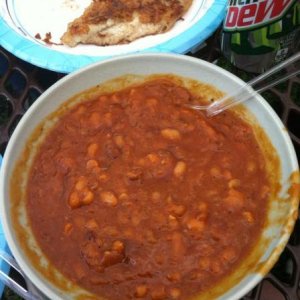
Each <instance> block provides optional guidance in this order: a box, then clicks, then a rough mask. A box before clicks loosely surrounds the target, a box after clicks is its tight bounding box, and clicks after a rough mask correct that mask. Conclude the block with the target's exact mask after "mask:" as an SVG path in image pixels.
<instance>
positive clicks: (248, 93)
mask: <svg viewBox="0 0 300 300" xmlns="http://www.w3.org/2000/svg"><path fill="white" fill-rule="evenodd" d="M297 61H300V52H299V53H296V54H294V55H293V56H291V57H290V58H288V59H287V60H284V61H283V62H281V63H279V64H278V65H276V66H275V67H273V68H271V69H270V70H268V71H266V72H265V73H263V74H261V75H259V76H257V77H255V78H253V79H252V80H250V81H249V82H248V83H246V84H245V85H243V86H242V87H240V88H239V89H238V90H235V91H234V92H233V93H231V94H228V95H226V96H225V97H223V98H222V99H220V100H218V101H216V102H214V103H212V104H210V105H209V106H208V107H207V115H208V116H214V115H216V114H218V113H221V112H222V111H223V110H225V109H227V108H230V107H232V106H234V105H236V104H238V103H241V102H244V101H246V100H249V99H250V98H252V97H254V96H255V95H256V93H261V92H263V91H265V90H266V89H268V88H270V87H273V86H274V85H277V84H279V83H280V82H283V81H285V80H287V79H288V78H291V77H294V76H296V75H297V74H299V73H300V67H296V70H295V71H293V72H291V73H288V74H285V75H284V76H281V77H279V78H278V77H277V78H274V79H273V80H271V81H270V82H267V83H265V84H264V85H262V86H261V87H259V88H256V89H255V85H257V84H258V83H261V82H262V81H263V80H265V79H266V78H268V77H270V76H272V75H274V74H276V73H277V72H278V71H280V70H282V69H284V68H285V67H287V66H289V65H291V64H293V63H295V62H297Z"/></svg>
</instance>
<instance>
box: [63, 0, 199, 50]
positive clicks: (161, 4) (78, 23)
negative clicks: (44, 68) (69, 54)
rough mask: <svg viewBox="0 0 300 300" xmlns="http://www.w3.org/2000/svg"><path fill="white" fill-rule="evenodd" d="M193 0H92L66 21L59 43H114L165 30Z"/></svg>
mask: <svg viewBox="0 0 300 300" xmlns="http://www.w3.org/2000/svg"><path fill="white" fill-rule="evenodd" d="M192 1H193V0H93V2H92V3H91V4H90V6H88V7H87V8H86V10H85V11H84V13H83V15H82V16H80V17H79V18H77V19H75V20H74V21H73V22H71V23H69V24H68V29H67V31H66V32H65V33H64V34H63V36H62V37H61V41H62V43H63V44H65V45H68V46H70V47H74V46H76V45H77V44H80V43H81V44H95V45H101V46H105V45H117V44H124V43H129V42H131V41H134V40H136V39H138V38H140V37H143V36H147V35H152V34H158V33H162V32H166V31H168V30H169V29H170V28H172V27H173V26H174V24H175V23H176V21H177V20H179V19H180V18H181V17H182V16H183V15H184V13H185V12H186V11H187V10H188V9H189V7H190V6H191V3H192Z"/></svg>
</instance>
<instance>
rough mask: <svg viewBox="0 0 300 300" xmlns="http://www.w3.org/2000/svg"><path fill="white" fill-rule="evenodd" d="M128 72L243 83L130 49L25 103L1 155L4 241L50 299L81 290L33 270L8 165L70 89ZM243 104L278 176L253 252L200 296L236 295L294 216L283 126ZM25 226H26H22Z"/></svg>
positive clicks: (253, 279) (291, 162)
mask: <svg viewBox="0 0 300 300" xmlns="http://www.w3.org/2000/svg"><path fill="white" fill-rule="evenodd" d="M128 73H130V74H140V75H150V74H157V73H172V74H176V75H179V76H182V77H189V78H193V79H196V80H199V81H202V82H205V83H208V84H212V85H214V86H215V87H216V88H217V89H219V90H221V91H224V92H225V93H229V92H231V91H232V90H233V89H237V88H238V87H240V86H241V85H243V83H244V82H243V81H242V80H240V79H239V78H237V77H236V76H234V75H232V74H231V73H229V72H227V71H225V70H223V69H221V68H219V67H217V66H215V65H213V64H211V63H208V62H205V61H202V60H199V59H195V58H191V57H188V56H183V55H171V54H140V55H129V56H125V57H118V58H114V59H111V60H107V61H104V62H99V63H96V64H94V65H91V66H88V67H86V68H84V69H82V70H79V71H77V72H75V73H72V74H70V75H68V76H66V77H64V78H63V79H61V80H60V81H58V82H57V83H56V84H54V85H53V86H52V87H51V88H49V89H48V90H47V91H46V92H45V93H43V94H42V95H41V96H40V97H39V99H38V100H37V101H36V102H35V103H34V104H33V105H32V106H31V107H30V109H29V110H28V111H27V112H26V114H25V115H24V117H23V118H22V120H21V121H20V123H19V124H18V126H17V128H16V129H15V131H14V133H13V135H12V137H11V139H10V142H9V144H8V146H7V149H6V153H5V156H4V160H3V165H2V169H1V181H0V198H1V199H2V201H1V206H0V210H1V220H2V222H3V228H4V233H5V236H6V239H7V242H8V245H9V247H10V249H11V251H12V253H13V255H14V256H15V258H16V260H17V262H18V263H19V265H20V266H21V268H22V270H23V272H24V273H25V274H26V275H27V277H28V278H30V280H31V281H32V282H33V283H34V284H35V285H36V286H37V287H38V288H39V289H40V290H41V291H43V293H44V294H45V295H46V296H47V297H49V298H50V299H62V298H63V299H72V298H74V297H75V295H78V294H80V293H82V290H80V288H77V287H75V286H74V285H72V284H70V285H69V290H68V291H66V290H62V289H60V288H59V287H58V286H55V285H53V284H52V283H51V282H50V281H49V280H48V279H47V276H46V275H45V274H42V273H41V272H40V271H38V270H37V268H36V267H35V266H34V265H33V264H32V262H31V261H30V259H29V258H28V257H27V255H26V253H25V251H24V249H22V246H21V243H22V242H20V241H19V240H18V239H17V238H16V236H17V235H16V232H15V230H14V227H13V226H12V224H13V220H12V219H13V218H15V217H18V216H17V215H13V214H11V202H10V190H9V185H10V184H9V182H10V179H11V175H12V172H13V169H14V167H15V164H16V162H17V161H18V159H19V157H20V155H21V153H22V151H23V149H24V147H25V144H26V142H27V140H28V137H29V136H30V135H31V134H32V132H33V130H34V129H35V128H36V127H37V126H38V125H39V124H40V123H41V121H42V120H43V119H44V118H45V117H46V116H48V115H49V114H50V113H51V112H54V111H55V110H56V109H57V108H58V107H59V106H60V105H61V104H62V103H63V102H65V101H66V100H68V99H69V98H70V97H72V96H73V95H74V94H77V93H79V92H81V91H83V90H86V89H88V88H91V87H93V86H95V85H97V84H99V83H102V82H105V81H107V80H110V79H113V78H115V77H119V76H121V75H125V74H128ZM245 107H246V109H247V110H248V111H249V112H250V114H252V115H254V119H255V121H254V123H256V124H254V123H253V124H254V125H255V126H257V125H259V126H260V127H261V128H262V129H263V130H264V132H265V133H266V135H267V136H268V138H269V140H270V142H271V143H272V145H273V147H274V148H275V149H276V151H277V154H278V157H279V160H280V178H278V180H279V183H280V188H279V191H278V193H277V195H275V196H274V197H273V199H272V201H271V206H270V209H269V210H268V216H267V225H266V227H265V228H264V230H263V233H262V235H261V237H260V239H259V242H258V244H257V246H256V248H255V251H254V252H255V253H254V252H253V253H252V254H251V255H250V256H249V257H248V258H247V259H246V260H245V263H244V264H243V265H242V266H241V267H240V268H239V270H238V272H236V274H235V276H233V277H232V278H228V279H225V282H222V284H221V285H219V286H218V287H216V288H214V289H213V290H212V291H211V292H209V293H208V294H206V296H205V297H206V298H205V299H215V298H216V299H220V300H221V299H222V300H229V299H230V300H232V299H239V298H240V297H242V296H243V295H245V294H246V293H247V292H248V291H249V290H251V289H252V288H253V287H254V286H255V285H256V284H257V283H258V282H259V281H260V280H261V279H262V278H263V276H264V275H266V274H267V273H268V272H269V270H270V269H271V268H272V266H273V265H274V263H275V262H276V260H277V259H278V257H279V255H280V253H281V252H282V250H283V249H284V247H285V245H286V243H287V241H288V238H289V236H290V234H291V232H292V230H293V226H294V223H295V219H296V216H297V211H298V201H299V200H298V198H299V197H298V193H299V191H298V190H297V188H296V186H297V184H299V167H298V163H297V158H296V155H295V151H294V148H293V146H292V143H291V140H290V138H289V135H288V133H287V130H286V128H285V127H284V125H283V124H282V123H281V121H280V119H279V118H278V116H277V115H276V114H275V112H274V111H273V109H272V108H271V107H270V106H269V104H268V103H267V102H266V101H265V100H264V99H263V98H262V97H261V96H259V95H257V96H256V97H255V98H254V99H252V100H251V101H248V102H246V103H245ZM15 213H16V212H15ZM26 230H28V228H25V231H26ZM23 242H24V241H23ZM62 280H63V279H62ZM199 299H200V298H199Z"/></svg>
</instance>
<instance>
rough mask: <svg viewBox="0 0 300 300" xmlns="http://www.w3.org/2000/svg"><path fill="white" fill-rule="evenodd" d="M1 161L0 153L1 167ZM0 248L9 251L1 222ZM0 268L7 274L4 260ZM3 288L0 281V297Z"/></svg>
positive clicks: (7, 270) (6, 265) (7, 267)
mask: <svg viewBox="0 0 300 300" xmlns="http://www.w3.org/2000/svg"><path fill="white" fill-rule="evenodd" d="M1 162H2V156H1V155H0V167H1ZM0 249H1V250H2V251H4V252H6V253H10V251H9V249H8V246H7V243H6V240H5V237H4V233H3V230H2V225H1V223H0ZM0 269H1V271H3V272H4V273H6V274H8V272H9V266H8V264H7V263H6V262H4V261H1V262H0ZM3 289H4V284H3V283H1V282H0V297H1V295H2V293H3Z"/></svg>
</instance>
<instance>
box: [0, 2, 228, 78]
mask: <svg viewBox="0 0 300 300" xmlns="http://www.w3.org/2000/svg"><path fill="white" fill-rule="evenodd" d="M1 1H2V10H6V14H5V11H4V12H2V16H1V18H0V44H1V45H2V46H3V47H4V48H5V49H6V50H8V51H9V52H11V53H13V54H14V55H15V56H17V57H19V58H21V59H23V60H25V61H27V62H29V63H32V64H34V65H36V66H39V67H43V68H46V69H49V70H53V71H57V72H62V73H69V72H72V71H74V70H77V69H79V68H81V67H83V66H86V65H88V64H91V63H93V62H96V61H99V60H104V59H107V58H110V57H111V56H116V55H122V54H129V53H137V52H140V53H141V52H172V53H180V54H183V53H187V52H188V51H191V50H193V49H194V48H196V47H197V46H199V45H200V44H202V43H203V42H204V41H205V40H206V39H207V38H208V37H209V36H211V35H212V34H213V33H214V31H215V30H216V29H217V28H218V26H219V25H220V24H221V22H222V20H223V18H224V16H225V11H226V7H227V0H205V1H204V0H203V1H202V3H203V4H201V5H202V7H199V8H197V9H198V10H199V15H200V10H201V17H199V20H198V19H197V18H196V19H195V20H197V21H196V22H191V25H190V27H189V26H187V27H186V29H185V30H184V31H182V32H180V33H179V34H178V35H175V36H173V37H171V38H170V39H167V40H166V39H164V40H163V41H162V42H161V43H159V42H157V41H156V43H155V46H151V43H150V44H149V47H146V48H144V49H141V47H139V48H140V50H134V49H132V47H130V49H126V47H125V48H124V45H123V46H120V47H123V48H122V50H121V51H119V54H113V55H111V54H110V52H109V51H107V49H108V48H107V47H99V46H98V49H97V50H98V51H96V52H95V51H94V52H93V53H92V55H87V54H81V53H80V51H76V54H74V53H75V52H72V51H71V50H73V49H70V48H69V49H63V50H59V47H65V46H51V45H46V44H44V43H43V42H41V40H37V39H35V38H34V36H33V35H30V34H28V32H26V30H25V29H24V28H22V27H21V26H22V24H21V22H20V23H17V24H16V22H19V19H18V16H14V14H17V12H14V11H12V12H11V11H10V10H14V9H15V8H14V6H15V5H16V4H15V3H16V2H18V1H12V0H0V9H1ZM19 1H21V0H19ZM194 1H199V0H194ZM209 1H210V2H211V4H210V5H209V6H207V8H205V9H204V8H203V7H205V5H206V4H207V2H209ZM195 3H196V4H195V5H196V6H197V5H198V3H199V2H195ZM0 12H1V11H0ZM196 13H197V12H196ZM5 15H6V17H5ZM10 18H12V21H11V20H10ZM10 21H11V22H10ZM9 23H10V24H9ZM146 38H147V37H146ZM144 39H145V38H144ZM147 45H148V44H147ZM81 47H84V46H83V45H81ZM104 48H106V49H104ZM142 48H143V47H142ZM61 49H62V48H61ZM86 49H87V48H85V49H84V51H82V52H83V53H85V52H87V51H85V50H86ZM124 49H125V50H124ZM66 50H67V51H66ZM69 50H70V51H69ZM102 50H103V51H102ZM101 52H104V53H103V55H97V54H98V53H101Z"/></svg>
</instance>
